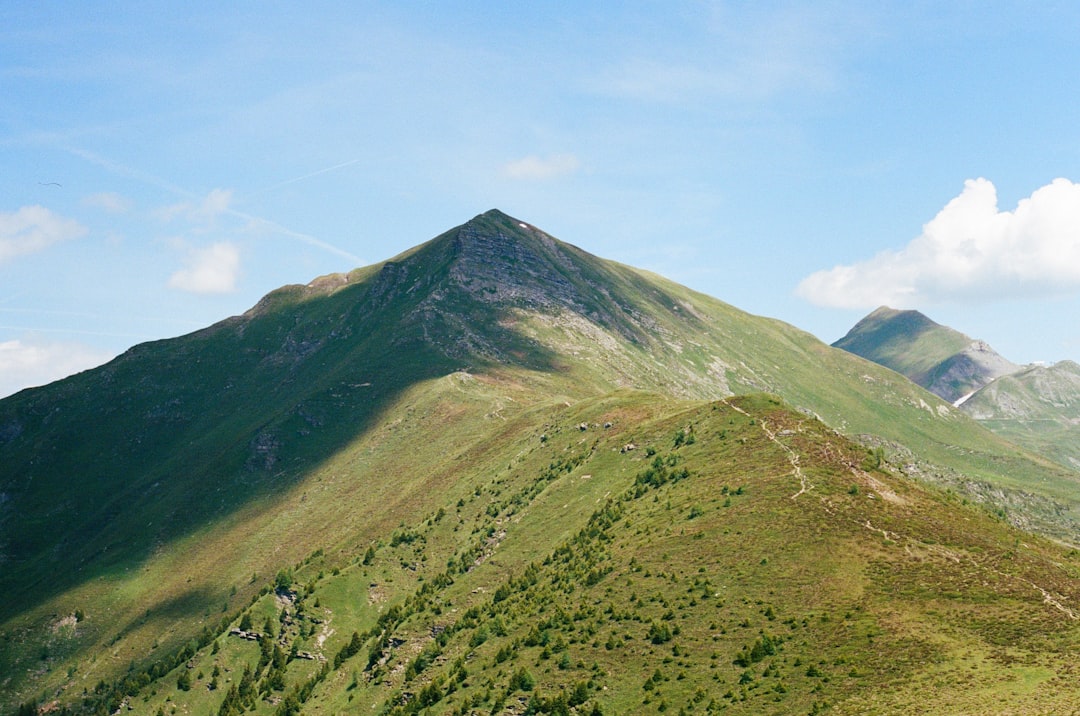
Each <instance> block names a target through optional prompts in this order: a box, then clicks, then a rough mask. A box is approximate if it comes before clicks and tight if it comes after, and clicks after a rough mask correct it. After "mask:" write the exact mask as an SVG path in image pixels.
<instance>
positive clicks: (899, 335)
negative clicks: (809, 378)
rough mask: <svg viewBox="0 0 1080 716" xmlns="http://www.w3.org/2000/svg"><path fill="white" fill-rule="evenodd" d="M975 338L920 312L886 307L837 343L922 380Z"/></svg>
mask: <svg viewBox="0 0 1080 716" xmlns="http://www.w3.org/2000/svg"><path fill="white" fill-rule="evenodd" d="M970 344H971V339H970V338H968V337H967V336H965V335H964V334H962V333H960V332H959V331H955V330H953V329H951V328H948V327H946V326H942V325H940V324H938V323H935V322H934V321H932V320H930V319H929V318H927V317H926V316H924V315H923V314H921V313H919V312H918V311H898V310H895V309H891V308H887V307H885V306H882V307H881V308H878V309H876V310H875V311H873V312H872V313H870V315H868V316H866V317H865V318H863V319H862V320H861V321H859V322H858V323H857V324H855V326H854V327H853V328H852V329H851V330H850V331H848V334H847V335H846V336H844V337H843V338H841V339H840V340H838V341H836V343H834V344H833V345H834V346H835V347H837V348H843V349H844V350H846V351H849V352H851V353H854V354H856V355H860V356H862V357H864V358H866V359H868V360H872V361H874V362H875V363H879V364H881V365H883V366H887V367H889V368H892V369H893V370H895V371H896V372H897V373H900V374H901V375H906V376H908V377H909V378H911V379H912V380H915V381H916V382H919V380H918V378H919V377H921V376H926V375H928V374H929V373H930V372H931V371H932V370H933V369H934V368H935V367H936V366H937V365H939V364H940V363H942V362H943V361H945V360H947V359H948V358H950V357H951V356H953V355H955V354H957V353H959V352H960V351H962V350H964V349H965V348H967V347H968V345H970Z"/></svg>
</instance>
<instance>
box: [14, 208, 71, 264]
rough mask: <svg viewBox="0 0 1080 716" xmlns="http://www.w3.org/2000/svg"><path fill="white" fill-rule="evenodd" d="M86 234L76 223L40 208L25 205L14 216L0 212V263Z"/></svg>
mask: <svg viewBox="0 0 1080 716" xmlns="http://www.w3.org/2000/svg"><path fill="white" fill-rule="evenodd" d="M86 233H87V229H86V227H85V226H83V225H82V224H80V223H79V222H77V221H75V220H74V219H66V218H64V217H62V216H59V215H57V214H54V213H53V212H51V211H49V210H48V209H46V208H45V207H43V206H24V207H22V208H21V209H19V210H18V211H16V212H15V213H13V214H9V213H5V212H0V264H2V263H4V262H5V261H9V260H11V259H13V258H15V257H16V256H23V255H25V254H32V253H36V252H38V251H41V250H43V249H45V248H46V247H48V246H50V245H52V244H55V243H57V242H60V241H67V240H69V239H77V238H79V237H80V236H83V235H84V234H86Z"/></svg>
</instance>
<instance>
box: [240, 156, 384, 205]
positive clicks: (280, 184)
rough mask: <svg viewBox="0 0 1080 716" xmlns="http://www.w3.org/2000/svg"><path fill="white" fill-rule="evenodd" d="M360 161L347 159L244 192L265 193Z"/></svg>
mask: <svg viewBox="0 0 1080 716" xmlns="http://www.w3.org/2000/svg"><path fill="white" fill-rule="evenodd" d="M361 161H362V160H360V159H352V160H349V161H347V162H342V163H341V164H335V165H334V166H332V167H326V168H324V169H319V170H318V171H313V172H309V173H307V174H303V175H301V176H298V177H293V178H292V179H286V180H285V181H279V182H278V183H277V184H271V185H270V186H268V187H265V188H263V189H257V190H255V191H253V192H251V193H249V194H246V195H245V197H252V196H258V195H259V194H265V193H267V192H270V191H274V190H275V189H280V188H281V187H284V186H289V185H290V184H296V183H297V182H302V181H304V180H305V179H312V178H314V177H317V176H321V175H323V174H329V173H330V172H336V171H338V170H339V169H344V168H345V167H351V166H352V165H353V164H359V163H360V162H361Z"/></svg>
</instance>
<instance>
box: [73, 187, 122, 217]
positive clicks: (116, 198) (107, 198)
mask: <svg viewBox="0 0 1080 716" xmlns="http://www.w3.org/2000/svg"><path fill="white" fill-rule="evenodd" d="M82 205H83V206H90V207H93V208H95V209H101V210H102V211H106V212H108V213H110V214H126V213H127V212H129V211H131V208H132V206H133V205H134V204H133V202H132V201H131V199H128V198H127V197H126V196H121V195H120V194H117V193H116V192H111V191H103V192H100V193H98V194H91V195H90V196H87V197H83V200H82Z"/></svg>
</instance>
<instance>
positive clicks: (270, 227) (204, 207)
mask: <svg viewBox="0 0 1080 716" xmlns="http://www.w3.org/2000/svg"><path fill="white" fill-rule="evenodd" d="M64 149H65V150H66V151H68V152H71V153H72V154H74V155H75V156H77V157H80V158H82V159H84V160H86V161H88V162H90V163H92V164H95V165H97V166H99V167H102V168H103V169H106V170H108V171H110V172H113V173H115V174H118V175H120V176H124V177H128V178H130V179H136V180H138V181H140V182H143V183H145V184H148V185H150V186H155V187H158V188H159V189H164V190H165V191H167V192H169V193H171V194H173V195H175V196H179V197H181V198H184V199H186V200H187V201H183V202H180V203H177V204H172V205H170V206H168V207H165V209H163V210H160V211H159V212H158V216H159V218H162V219H165V220H171V219H172V218H174V217H175V216H177V215H187V216H189V217H191V218H198V217H199V216H202V217H203V218H206V217H214V216H217V215H221V214H224V215H228V216H232V217H235V218H238V219H243V220H244V221H245V222H247V224H248V225H249V226H254V227H260V228H262V229H265V230H267V231H270V232H272V233H276V234H280V235H282V236H287V237H289V238H291V239H295V240H297V241H300V242H302V243H305V244H308V245H309V246H314V247H316V248H319V249H322V250H324V251H328V252H330V253H332V254H335V255H337V256H341V257H342V258H346V259H348V260H349V261H352V262H354V263H355V264H356V265H361V264H362V263H363V260H362V259H360V258H359V257H358V256H356V255H355V254H352V253H350V252H348V251H346V250H345V249H342V248H339V247H337V246H335V245H333V244H331V243H329V242H327V241H323V240H322V239H318V238H316V237H314V236H311V235H310V234H305V233H303V232H301V231H294V230H292V229H290V228H288V227H285V226H282V225H281V224H279V223H277V222H275V221H270V220H269V219H264V218H262V217H258V216H254V215H252V214H248V213H246V212H243V211H238V210H236V209H233V208H231V204H232V199H233V191H232V189H220V188H219V189H214V190H213V191H211V192H210V193H209V194H207V195H206V196H204V197H199V196H198V195H197V194H195V193H194V192H190V191H187V190H186V189H183V188H181V187H178V186H177V185H175V184H173V183H171V182H168V181H166V180H164V179H162V178H160V177H158V176H155V175H153V174H150V173H148V172H144V171H141V170H139V169H135V168H133V167H129V166H127V165H125V164H121V163H119V162H115V161H113V160H111V159H107V158H105V157H102V156H100V155H98V154H95V153H93V152H89V151H86V150H83V149H77V148H73V147H64ZM357 161H359V160H355V161H352V162H344V163H343V164H340V165H336V166H333V167H329V168H327V169H323V170H320V171H318V172H313V173H312V174H311V175H306V176H304V177H297V178H295V179H292V180H289V181H287V182H284V183H283V184H290V183H292V182H294V181H300V180H301V179H306V178H307V176H314V175H318V174H323V173H326V172H329V171H333V170H335V169H339V168H342V167H345V166H348V165H349V164H354V163H356V162H357ZM279 186H280V185H279ZM264 191H265V190H264Z"/></svg>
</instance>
